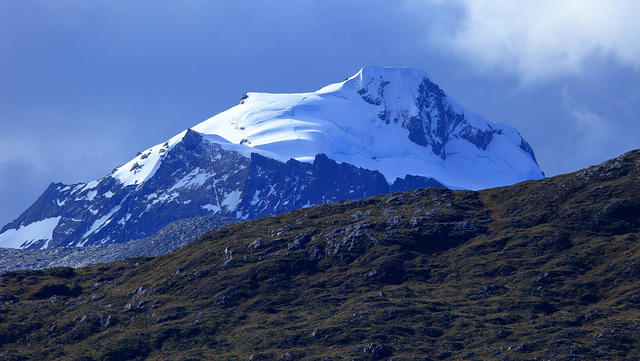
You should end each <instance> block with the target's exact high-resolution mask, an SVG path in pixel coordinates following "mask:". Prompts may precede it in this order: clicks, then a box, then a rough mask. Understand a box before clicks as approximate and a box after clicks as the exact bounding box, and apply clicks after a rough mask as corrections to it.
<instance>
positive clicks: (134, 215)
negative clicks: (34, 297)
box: [0, 66, 544, 248]
mask: <svg viewBox="0 0 640 361" xmlns="http://www.w3.org/2000/svg"><path fill="white" fill-rule="evenodd" d="M543 176H544V174H543V172H542V171H541V170H540V168H539V167H538V165H537V163H536V160H535V156H534V154H533V151H532V149H531V147H530V146H529V144H528V143H527V142H526V141H525V140H524V139H523V138H522V137H521V136H520V134H519V133H518V132H517V131H516V130H515V129H514V128H512V127H509V126H507V125H504V124H499V123H491V122H488V121H487V120H485V119H484V118H482V117H481V116H479V115H476V114H473V113H471V112H468V111H467V110H465V109H464V108H463V107H461V106H460V105H458V104H457V103H456V102H455V101H454V100H453V99H452V98H451V97H449V96H448V95H447V94H446V93H445V92H444V91H442V90H441V89H440V88H439V87H438V86H437V85H436V84H434V83H433V82H431V80H429V77H428V76H427V74H426V73H425V72H424V71H422V70H418V69H412V68H385V67H375V66H371V67H365V68H363V69H362V70H360V71H359V72H358V73H357V74H356V75H354V76H352V77H351V78H348V79H347V80H345V81H343V82H341V83H336V84H331V85H329V86H326V87H324V88H322V89H320V90H318V91H316V92H311V93H299V94H265V93H247V94H245V95H244V96H243V97H242V98H241V100H240V102H239V104H237V105H236V106H234V107H232V108H231V109H229V110H227V111H225V112H222V113H220V114H218V115H216V116H214V117H212V118H210V119H208V120H206V121H204V122H202V123H200V124H198V125H196V126H195V127H193V128H192V129H189V130H186V131H184V132H182V133H180V134H178V135H176V136H174V137H173V138H171V139H169V140H168V141H166V142H164V143H162V144H158V145H156V146H154V147H151V148H149V149H147V150H146V151H144V152H141V153H140V154H139V155H138V156H136V157H135V158H134V159H132V160H131V161H130V162H128V163H126V164H124V165H122V166H120V167H118V168H116V169H115V170H114V171H113V172H112V173H111V174H109V175H107V176H106V177H104V178H101V179H99V180H95V181H93V182H89V183H80V184H74V185H65V184H58V183H52V184H51V185H50V186H49V187H48V188H47V190H45V192H44V193H43V194H42V196H41V197H40V198H39V199H38V200H37V201H36V202H35V203H34V204H33V205H32V206H31V207H30V208H29V209H27V210H26V211H25V212H24V213H23V214H22V215H20V216H19V217H18V218H17V219H16V220H14V221H13V222H11V223H9V224H8V225H6V226H4V227H3V228H2V229H1V230H0V247H10V248H50V247H58V246H85V245H96V244H108V243H120V242H126V241H130V240H134V239H139V238H143V237H147V236H149V235H151V234H153V233H155V232H156V231H158V230H159V229H160V228H162V227H163V226H165V225H167V224H168V223H170V222H173V221H175V220H179V219H184V218H189V217H195V216H205V215H220V216H231V217H236V218H242V219H251V218H258V217H263V216H270V215H275V214H279V213H283V212H286V211H288V210H292V209H295V208H302V207H307V206H310V205H313V204H320V203H327V202H333V201H338V200H345V199H355V198H362V197H366V196H371V195H374V194H381V193H388V192H391V191H403V190H409V189H415V188H420V187H429V186H439V187H443V186H444V187H448V188H463V189H481V188H489V187H495V186H503V185H508V184H513V183H516V182H520V181H524V180H528V179H538V178H541V177H543Z"/></svg>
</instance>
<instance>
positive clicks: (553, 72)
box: [405, 0, 640, 83]
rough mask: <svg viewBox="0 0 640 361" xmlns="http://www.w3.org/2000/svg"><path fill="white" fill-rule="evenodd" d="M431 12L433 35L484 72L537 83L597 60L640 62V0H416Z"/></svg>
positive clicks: (638, 64)
mask: <svg viewBox="0 0 640 361" xmlns="http://www.w3.org/2000/svg"><path fill="white" fill-rule="evenodd" d="M405 5H406V7H407V8H409V9H415V7H416V6H418V7H421V8H422V10H423V11H424V10H433V9H437V11H440V12H445V13H447V14H449V15H448V16H441V17H438V18H436V19H434V18H433V17H430V19H431V21H435V22H432V23H430V24H429V25H428V26H427V27H428V32H429V33H428V38H429V39H430V42H431V43H432V44H435V45H436V46H438V47H440V48H442V49H446V50H447V51H450V52H451V53H453V54H455V55H456V56H458V57H461V58H463V59H465V60H466V61H467V62H469V63H471V64H472V65H473V66H476V67H477V68H478V69H479V70H482V71H489V70H490V71H496V72H498V73H507V74H510V75H516V76H518V77H519V78H520V79H521V80H522V81H523V82H525V83H530V82H536V81H540V80H545V79H548V78H553V77H556V76H564V75H569V74H581V73H583V72H584V71H585V70H586V69H587V66H588V65H589V64H590V63H591V62H593V61H607V60H612V61H614V62H615V63H617V64H618V65H621V66H625V67H630V68H631V69H633V70H635V71H637V70H639V69H640V42H638V41H637V34H639V33H640V22H639V21H637V14H640V2H638V1H635V0H626V1H625V0H619V1H606V0H565V1H556V0H536V1H511V0H492V1H488V0H460V1H457V2H456V3H455V4H454V5H452V4H451V3H450V2H445V1H442V0H427V1H424V0H422V1H420V0H409V1H407V2H406V3H405Z"/></svg>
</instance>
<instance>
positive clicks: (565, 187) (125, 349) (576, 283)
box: [0, 151, 640, 360]
mask: <svg viewBox="0 0 640 361" xmlns="http://www.w3.org/2000/svg"><path fill="white" fill-rule="evenodd" d="M639 176H640V152H638V151H636V152H631V153H627V154H625V155H623V156H621V157H619V158H616V159H613V160H611V161H608V162H606V163H603V164H602V165H599V166H596V167H592V168H589V169H587V170H584V171H581V172H577V173H573V174H569V175H563V176H558V177H553V178H547V179H544V180H541V181H530V182H525V183H520V184H517V185H514V186H510V187H504V188H496V189H490V190H485V191H480V192H471V191H450V190H446V189H423V190H417V191H410V192H403V193H394V194H390V195H384V196H376V197H372V198H367V199H364V200H359V201H349V202H342V203H338V204H327V205H322V206H317V207H310V208H307V209H301V210H298V211H293V212H289V213H286V214H283V215H280V216H276V217H269V218H262V219H258V220H255V221H249V222H244V223H238V224H235V225H231V226H227V227H223V228H220V229H218V230H215V231H212V232H210V233H208V234H206V235H204V236H203V237H201V238H200V239H198V240H196V241H194V242H192V243H190V244H188V245H187V246H185V247H183V248H181V249H178V250H176V251H174V252H172V253H170V254H167V255H165V256H161V257H158V258H146V259H133V260H127V261H119V262H115V263H110V264H103V265H97V266H94V267H90V268H83V269H75V270H74V269H70V268H58V269H50V270H42V271H22V272H9V273H6V274H4V275H3V276H2V277H1V279H0V304H1V306H0V359H3V360H27V359H28V360H38V359H82V360H91V359H93V360H132V359H147V358H148V359H172V360H204V359H213V360H231V359H238V360H248V359H253V360H260V359H264V360H271V359H283V360H303V359H304V360H352V359H357V360H373V359H399V360H414V359H419V360H423V359H426V360H428V359H432V360H461V359H462V360H547V359H551V360H603V359H610V360H637V359H640V342H639V340H640V331H639V327H640V324H639V322H640V261H639V259H640V241H639V239H638V236H639V231H640V181H639V178H638V177H639Z"/></svg>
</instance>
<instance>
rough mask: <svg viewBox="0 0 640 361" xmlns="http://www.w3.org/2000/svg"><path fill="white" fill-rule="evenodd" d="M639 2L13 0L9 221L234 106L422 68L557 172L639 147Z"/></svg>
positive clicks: (4, 74) (3, 208) (1, 86)
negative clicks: (55, 192) (45, 197)
mask: <svg viewBox="0 0 640 361" xmlns="http://www.w3.org/2000/svg"><path fill="white" fill-rule="evenodd" d="M639 13H640V2H637V1H615V2H612V1H591V0H582V1H574V0H565V1H550V0H541V1H506V0H495V1H480V0H460V1H443V0H403V1H402V0H398V1H387V0H385V1H382V0H373V1H372V0H366V1H365V0H354V1H336V0H323V1H319V0H318V1H312V0H296V1H273V0H271V1H266V0H252V1H197V0H185V1H146V0H139V1H135V0H127V1H125V0H109V1H106V0H93V1H82V0H56V1H48V0H40V1H32V0H20V1H12V0H0V225H4V224H5V223H7V222H9V221H10V220H12V219H14V218H16V217H17V216H18V215H19V214H20V213H21V212H22V211H24V210H25V209H26V208H27V207H28V206H29V205H31V204H32V203H33V202H34V201H35V200H36V199H37V197H38V196H39V195H40V194H41V193H42V191H43V190H44V189H45V188H46V187H47V185H48V184H49V183H50V182H63V183H67V184H72V183H78V182H87V181H91V180H93V179H97V178H100V177H103V176H105V175H106V174H108V173H109V172H110V171H111V170H112V169H113V168H115V167H117V166H119V165H121V164H123V163H125V162H126V161H128V160H130V159H131V158H133V156H135V155H136V153H137V152H138V151H141V150H144V149H146V148H149V147H151V146H153V145H155V144H158V143H161V142H163V141H165V140H167V139H169V138H170V137H172V136H173V135H175V134H177V133H178V132H180V131H182V130H184V129H187V128H189V127H192V126H194V125H195V124H197V123H199V122H201V121H203V120H205V119H207V118H209V117H210V116H213V115H215V114H217V113H219V112H221V111H223V110H225V109H227V108H229V107H231V106H233V105H235V104H236V103H237V101H238V99H239V98H240V96H241V95H242V94H243V93H245V92H247V91H260V92H304V91H313V90H317V89H319V88H321V87H323V86H324V85H327V84H329V83H333V82H338V81H342V80H343V79H345V78H346V77H348V76H351V75H353V74H354V73H356V72H357V71H358V70H359V69H360V68H361V67H363V66H365V65H388V66H411V67H417V68H422V69H424V70H426V71H427V73H429V75H430V77H431V78H432V80H433V81H434V82H436V83H437V84H439V85H440V86H441V87H442V88H443V89H444V90H445V91H446V92H447V93H449V94H450V95H451V96H453V97H454V98H455V99H456V100H457V101H458V102H459V103H460V104H462V105H463V106H465V107H466V108H467V109H469V110H471V111H474V112H476V113H479V114H481V115H483V116H484V117H485V118H487V119H488V120H490V121H493V122H502V123H506V124H509V125H512V126H515V127H516V128H517V129H518V130H519V131H520V133H521V134H522V135H523V136H524V137H525V138H526V139H527V140H528V141H529V143H531V145H532V147H533V149H534V151H535V152H536V155H537V158H538V163H539V164H540V166H541V167H542V169H543V170H544V171H545V172H546V173H547V175H555V174H559V173H566V172H571V171H575V170H578V169H581V168H584V167H587V166H589V165H593V164H597V163H599V162H601V161H604V160H606V159H608V158H611V157H614V156H617V155H619V154H621V153H623V152H625V151H628V150H632V149H635V148H640V122H639V121H638V118H637V116H638V114H640V86H639V85H640V40H639V39H638V36H637V34H640V23H639V22H638V21H637V19H636V17H637V14H639Z"/></svg>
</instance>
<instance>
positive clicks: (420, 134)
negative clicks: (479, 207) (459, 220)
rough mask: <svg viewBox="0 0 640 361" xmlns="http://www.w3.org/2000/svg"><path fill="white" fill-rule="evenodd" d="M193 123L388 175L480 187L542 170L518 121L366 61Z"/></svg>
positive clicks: (407, 71) (419, 76)
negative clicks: (330, 79)
mask: <svg viewBox="0 0 640 361" xmlns="http://www.w3.org/2000/svg"><path fill="white" fill-rule="evenodd" d="M193 130H195V131H198V132H200V133H203V134H215V135H217V136H219V137H221V138H224V139H225V140H226V141H228V142H230V143H235V144H243V145H245V146H247V147H251V148H253V151H266V152H268V153H262V154H265V155H266V156H269V157H273V158H274V159H279V160H287V159H290V158H293V159H296V160H300V161H305V162H311V161H313V159H314V157H315V155H316V154H320V153H323V154H326V155H327V156H328V157H329V158H331V159H334V160H336V161H338V162H347V163H350V164H353V165H356V166H359V167H364V168H367V169H372V170H378V171H380V172H381V173H382V174H383V175H384V176H385V177H386V178H387V180H389V182H393V180H394V179H395V178H396V177H404V176H405V175H406V174H414V175H423V176H428V177H432V178H435V179H436V180H438V181H440V182H442V183H444V184H446V185H448V186H450V187H454V188H466V189H480V188H488V187H495V186H501V185H507V184H513V183H516V182H519V181H522V180H525V179H537V178H541V177H542V176H543V173H542V171H541V170H540V168H539V167H538V165H537V163H536V161H535V157H534V155H533V152H532V150H531V148H530V147H529V145H528V144H527V143H526V141H524V140H523V139H522V137H521V136H520V134H519V133H518V132H517V131H516V130H515V129H514V128H512V127H510V126H507V125H504V124H499V123H490V122H488V121H487V120H485V119H484V118H482V117H481V116H479V115H477V114H474V113H471V112H469V111H467V110H465V109H464V108H462V107H461V106H460V105H458V104H457V103H456V102H455V101H454V100H453V99H451V98H450V97H449V96H448V95H446V94H445V93H444V92H443V91H442V90H441V89H440V88H439V87H438V86H437V85H435V84H433V83H432V82H431V81H430V80H429V79H428V76H427V74H426V73H425V72H424V71H422V70H418V69H413V68H383V67H373V66H372V67H366V68H364V69H362V70H361V71H360V72H358V74H356V75H354V76H353V77H351V78H349V79H348V80H346V81H344V82H342V83H337V84H332V85H329V86H327V87H325V88H322V89H320V90H319V91H316V92H314V93H302V94H265V93H248V94H247V95H246V98H244V99H243V100H242V101H241V103H240V104H238V105H237V106H235V107H233V108H231V109H229V110H227V111H225V112H223V113H220V114H218V115H216V116H214V117H212V118H210V119H208V120H206V121H205V122H202V123H200V124H198V125H197V126H195V127H194V128H193Z"/></svg>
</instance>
